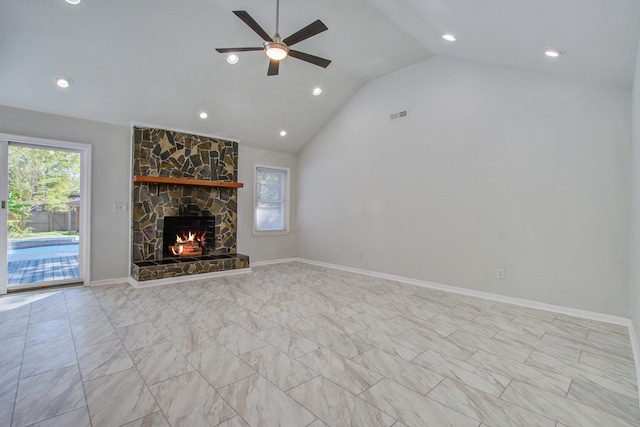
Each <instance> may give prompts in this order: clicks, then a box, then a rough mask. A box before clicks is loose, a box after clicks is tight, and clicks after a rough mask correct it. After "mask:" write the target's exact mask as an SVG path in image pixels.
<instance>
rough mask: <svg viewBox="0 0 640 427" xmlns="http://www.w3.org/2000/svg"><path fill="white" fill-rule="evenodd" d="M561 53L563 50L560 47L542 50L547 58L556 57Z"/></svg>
mask: <svg viewBox="0 0 640 427" xmlns="http://www.w3.org/2000/svg"><path fill="white" fill-rule="evenodd" d="M563 53H564V52H562V51H561V50H560V49H555V48H552V47H548V48H545V50H544V54H545V55H547V56H548V57H549V58H557V57H559V56H560V55H562V54H563Z"/></svg>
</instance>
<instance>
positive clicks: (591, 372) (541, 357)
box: [526, 351, 638, 399]
mask: <svg viewBox="0 0 640 427" xmlns="http://www.w3.org/2000/svg"><path fill="white" fill-rule="evenodd" d="M526 364H527V365H530V366H535V367H537V368H541V369H546V370H548V371H551V372H554V373H556V374H560V375H570V376H571V377H573V378H582V379H585V380H587V381H589V382H591V383H593V384H597V385H599V386H601V387H604V388H606V389H608V390H611V391H614V392H617V393H621V394H624V395H626V396H629V397H632V398H636V399H637V396H638V390H637V388H636V384H635V383H636V381H635V378H634V379H631V378H629V377H623V376H620V375H614V374H609V373H607V372H603V371H601V370H599V369H597V368H592V367H591V366H589V365H584V364H581V363H575V362H569V361H566V360H561V359H557V358H554V357H552V356H548V355H546V354H544V353H540V352H537V351H534V352H533V353H531V356H530V357H529V359H527V362H526Z"/></svg>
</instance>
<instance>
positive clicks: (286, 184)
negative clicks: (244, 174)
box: [253, 163, 291, 236]
mask: <svg viewBox="0 0 640 427" xmlns="http://www.w3.org/2000/svg"><path fill="white" fill-rule="evenodd" d="M262 170H272V171H276V172H281V173H283V174H284V175H285V176H284V178H285V179H284V192H283V193H284V199H283V200H282V204H283V214H284V228H282V229H278V230H259V229H258V174H259V172H260V171H262ZM290 182H291V169H290V168H286V167H282V166H271V165H264V164H257V163H256V164H254V166H253V234H254V235H255V236H273V235H278V234H289V218H290V203H289V201H290V199H291V197H290V193H291V184H290Z"/></svg>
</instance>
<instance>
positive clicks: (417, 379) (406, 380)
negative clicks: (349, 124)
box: [352, 349, 444, 394]
mask: <svg viewBox="0 0 640 427" xmlns="http://www.w3.org/2000/svg"><path fill="white" fill-rule="evenodd" d="M352 360H353V361H354V362H356V363H359V364H360V365H362V366H364V367H366V368H369V369H370V370H372V371H374V372H377V373H379V374H380V375H382V376H384V377H385V378H390V379H392V380H394V381H395V382H397V383H398V384H402V385H403V386H405V387H409V388H410V389H412V390H415V391H417V392H418V393H420V394H427V393H428V392H429V390H431V389H432V388H434V387H435V386H436V385H438V383H440V382H441V381H442V380H443V379H444V377H443V376H442V375H440V374H436V373H435V372H432V371H430V370H428V369H426V368H423V367H421V366H418V365H415V364H413V363H410V362H407V361H405V360H404V359H401V358H399V357H396V356H392V355H390V354H388V353H385V352H384V351H380V350H378V349H372V350H369V351H367V352H365V353H362V354H361V355H359V356H356V357H354V358H353V359H352Z"/></svg>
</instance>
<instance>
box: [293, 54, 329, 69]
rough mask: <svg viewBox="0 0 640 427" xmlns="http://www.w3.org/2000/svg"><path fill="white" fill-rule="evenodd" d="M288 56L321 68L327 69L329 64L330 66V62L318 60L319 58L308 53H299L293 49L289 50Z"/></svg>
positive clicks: (322, 59)
mask: <svg viewBox="0 0 640 427" xmlns="http://www.w3.org/2000/svg"><path fill="white" fill-rule="evenodd" d="M289 56H293V57H294V58H298V59H301V60H303V61H306V62H309V63H311V64H313V65H317V66H318V67H322V68H327V67H328V66H329V64H331V61H330V60H328V59H324V58H320V57H319V56H314V55H310V54H308V53H304V52H300V51H297V50H293V49H289Z"/></svg>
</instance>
